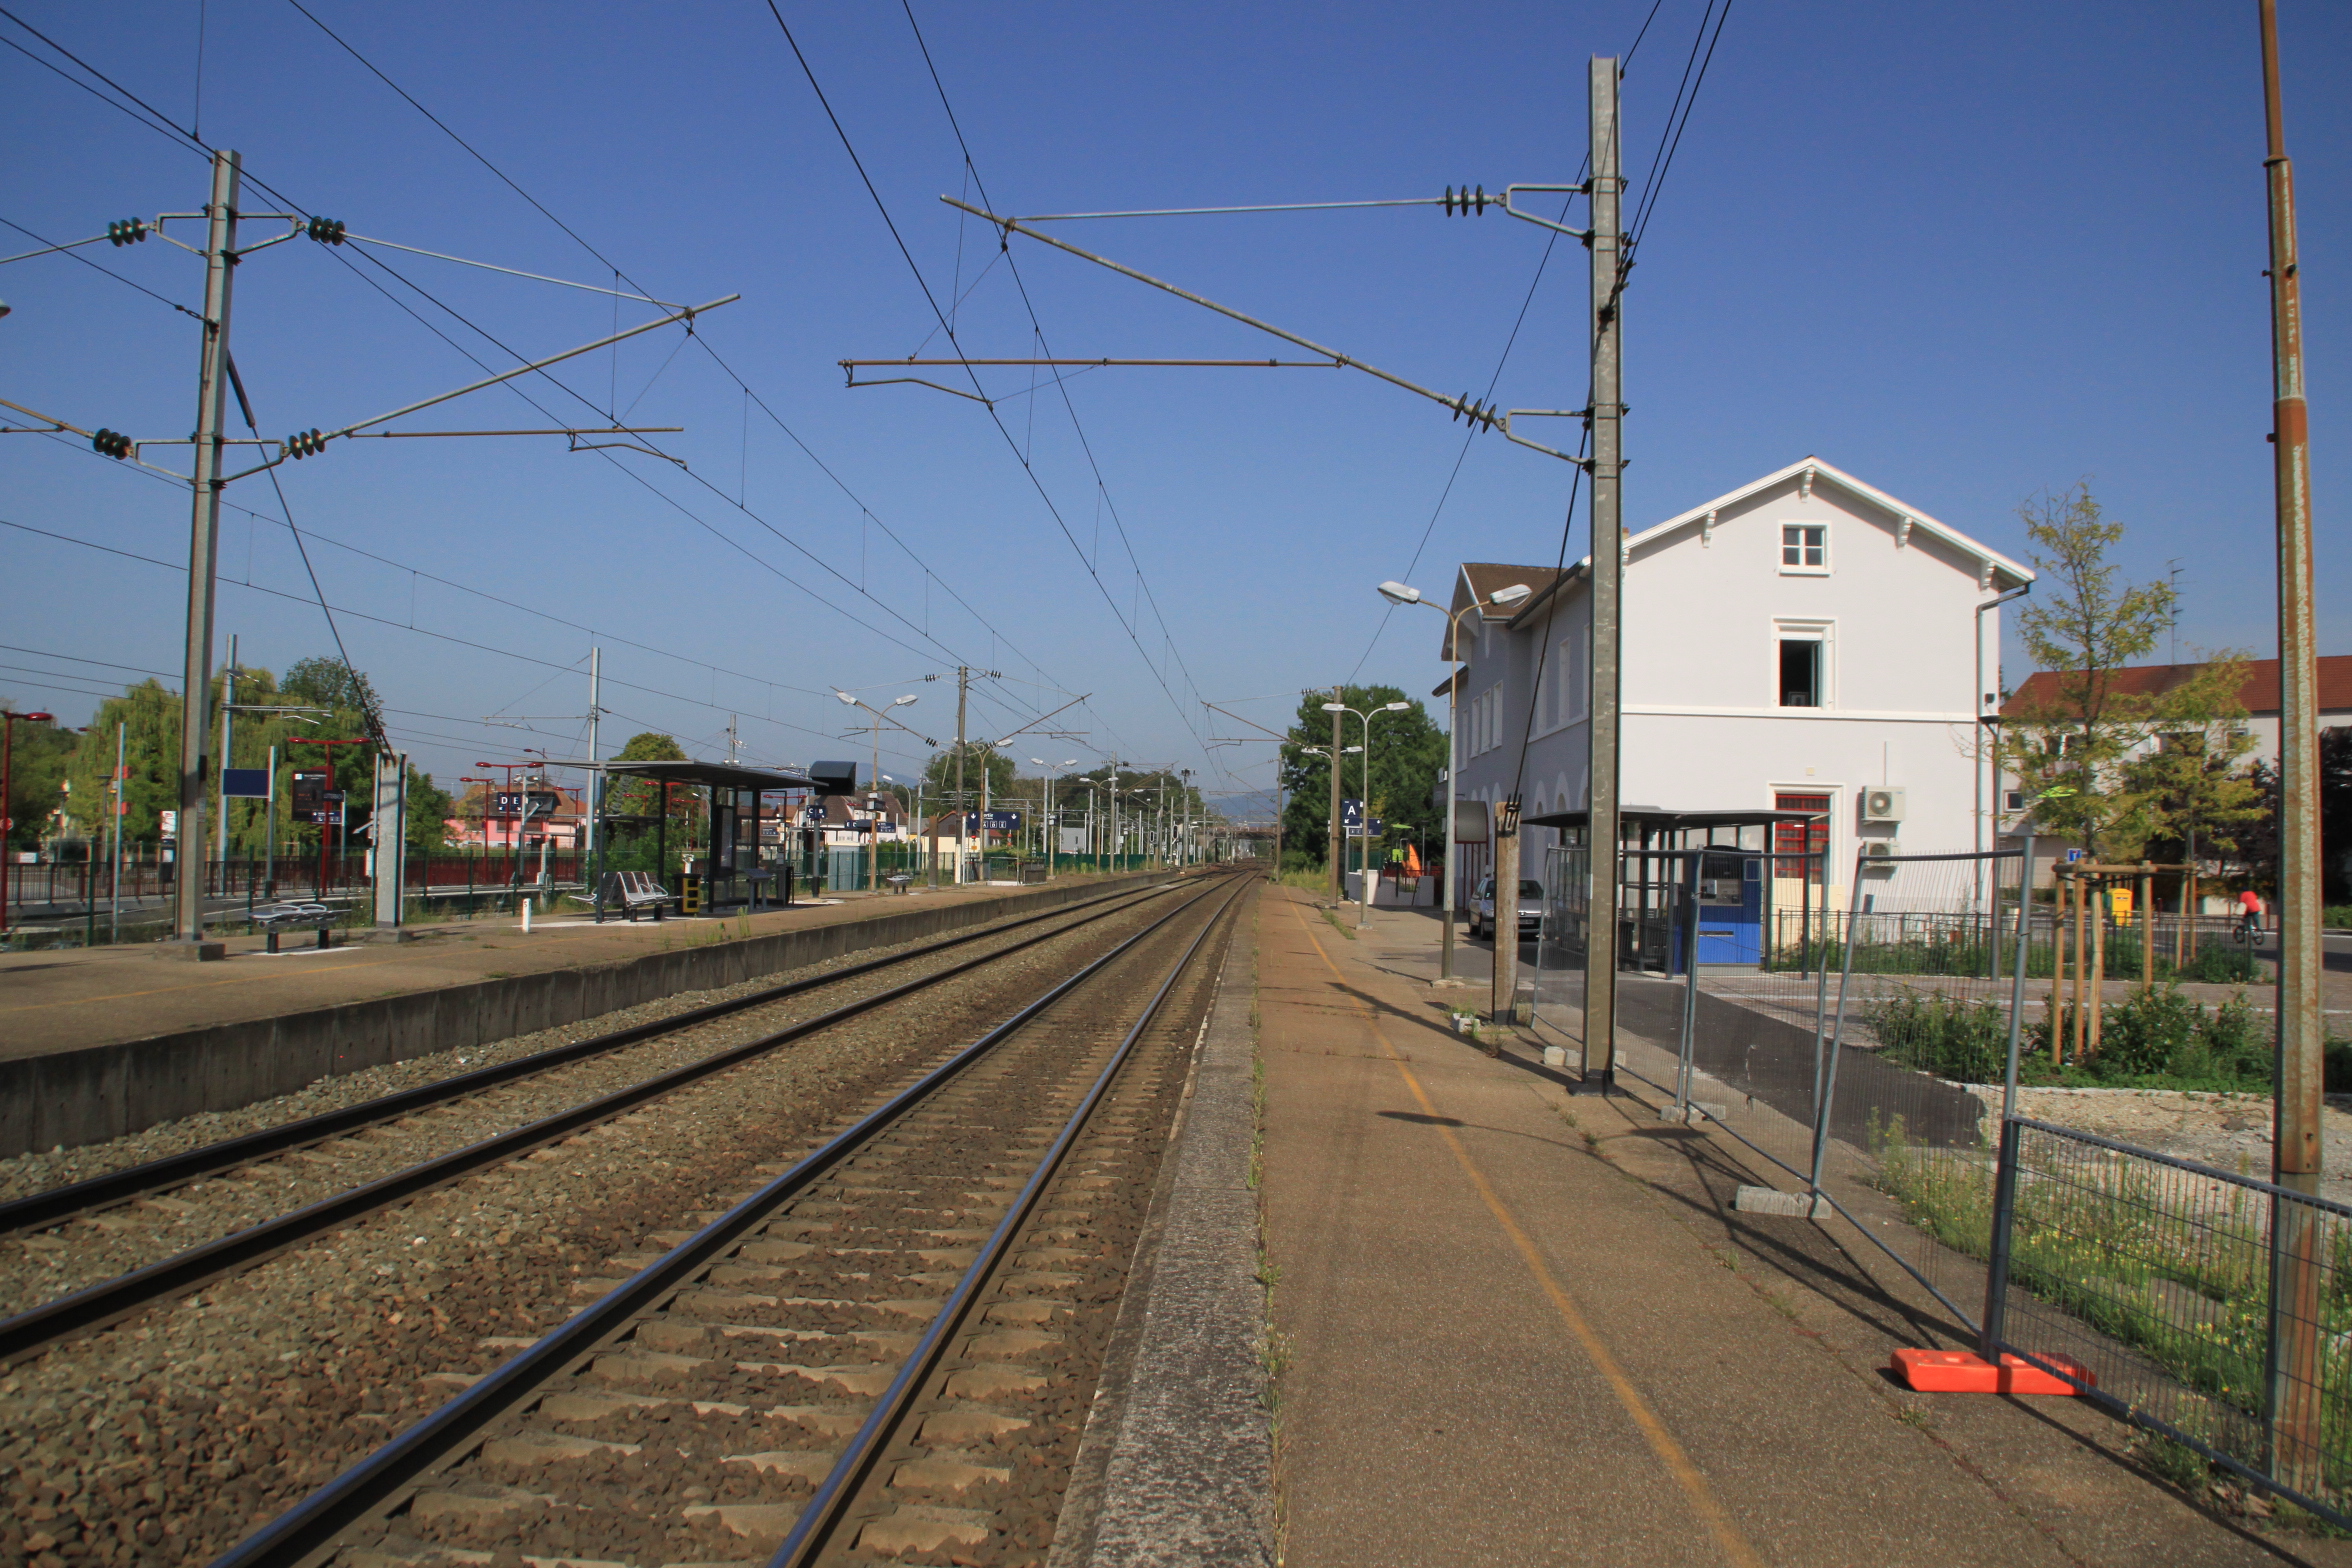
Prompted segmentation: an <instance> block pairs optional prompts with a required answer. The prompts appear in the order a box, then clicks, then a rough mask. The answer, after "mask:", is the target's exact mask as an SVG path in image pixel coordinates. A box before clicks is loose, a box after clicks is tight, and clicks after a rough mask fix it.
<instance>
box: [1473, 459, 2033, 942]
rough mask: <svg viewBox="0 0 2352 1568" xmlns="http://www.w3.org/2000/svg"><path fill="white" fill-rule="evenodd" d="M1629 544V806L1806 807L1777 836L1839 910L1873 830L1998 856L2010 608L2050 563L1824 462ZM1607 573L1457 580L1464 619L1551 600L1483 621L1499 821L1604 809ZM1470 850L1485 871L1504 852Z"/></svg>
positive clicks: (1476, 683)
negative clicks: (1590, 801) (2003, 664)
mask: <svg viewBox="0 0 2352 1568" xmlns="http://www.w3.org/2000/svg"><path fill="white" fill-rule="evenodd" d="M1622 549H1623V552H1624V554H1623V559H1624V562H1625V576H1624V641H1623V646H1624V663H1623V684H1622V688H1621V689H1622V693H1623V697H1622V700H1623V704H1624V736H1623V752H1622V757H1623V763H1622V766H1623V775H1622V776H1623V786H1622V794H1621V797H1620V798H1621V800H1622V801H1623V802H1624V804H1625V807H1626V809H1627V810H1629V811H1630V810H1633V809H1635V808H1652V809H1656V810H1659V811H1665V812H1689V813H1700V812H1735V813H1736V812H1758V811H1781V812H1790V811H1795V812H1803V813H1806V814H1807V815H1809V816H1812V817H1814V818H1815V820H1814V821H1813V822H1812V823H1811V824H1802V823H1783V824H1780V825H1779V826H1777V827H1776V828H1774V829H1773V832H1774V835H1775V842H1774V844H1773V845H1772V846H1771V847H1773V848H1776V849H1779V850H1782V851H1783V852H1791V851H1821V850H1826V851H1827V852H1828V859H1827V866H1828V876H1827V881H1828V884H1829V885H1828V887H1827V888H1826V889H1825V890H1824V892H1825V893H1826V894H1827V897H1828V898H1829V899H1830V900H1831V901H1832V902H1836V901H1840V900H1842V899H1843V897H1844V889H1845V885H1846V883H1847V879H1848V868H1850V867H1851V866H1852V864H1853V863H1854V858H1855V856H1856V855H1857V854H1858V853H1862V852H1864V849H1865V846H1866V845H1867V844H1869V843H1870V842H1871V841H1878V842H1881V843H1883V844H1885V845H1886V846H1887V847H1886V849H1885V850H1884V851H1883V852H1885V853H1903V854H1944V853H1953V852H1958V851H1966V850H1972V849H1990V848H1994V847H1996V836H1997V829H1996V807H1997V802H1998V795H1997V789H1996V785H1995V782H1994V776H1993V773H1992V769H1991V764H1990V760H1989V758H1987V759H1986V760H1985V761H1984V762H1982V763H1980V761H1979V755H1980V753H1979V743H1978V736H1979V732H1980V730H1981V728H1982V726H1981V725H1980V724H1979V722H1978V721H1979V717H1980V716H1981V715H1985V714H1990V713H1993V712H1995V711H1996V709H1997V707H1998V703H1999V696H1998V694H1999V692H2000V689H2001V683H2000V679H1999V667H2000V645H2001V639H2000V611H1999V610H1997V609H1994V608H1991V607H1990V606H1991V605H1992V602H1993V601H1994V600H1996V599H1998V598H1999V597H2000V596H2001V595H2003V594H2004V593H2007V592H2009V591H2011V590H2013V589H2017V588H2021V587H2023V586H2025V585H2026V584H2028V583H2030V582H2031V581H2032V580H2033V576H2034V574H2033V572H2032V571H2031V570H2030V569H2028V568H2027V567H2024V566H2021V565H2019V564H2018V563H2017V562H2015V561H2012V560H2010V559H2009V558H2008V557H2006V556H2004V555H2002V554H2000V553H1999V552H1998V551H1996V550H1993V549H1991V548H1989V547H1988V546H1986V545H1984V544H1981V543H1979V542H1978V541H1976V540H1975V539H1972V538H1970V537H1969V536H1968V535H1967V534H1964V533H1962V532H1961V531H1960V530H1958V529H1956V528H1954V527H1952V526H1950V525H1949V524H1947V523H1944V522H1941V521H1939V520H1938V519H1936V518H1935V517H1932V516H1930V515H1929V514H1928V513H1926V512H1924V511H1922V510H1921V509H1920V508H1918V507H1916V506H1913V505H1911V504H1910V503H1909V502H1907V501H1902V500H1899V499H1897V498H1896V497H1894V496H1891V495H1889V494H1887V493H1886V492H1885V491H1883V490H1880V489H1877V488H1875V487H1874V486H1872V485H1869V484H1866V483H1864V482H1863V481H1862V480H1860V479H1857V478H1855V477H1854V476H1853V475H1851V474H1848V473H1846V472H1844V471H1843V470H1841V469H1838V468H1835V467H1832V466H1831V465H1830V464H1828V463H1825V462H1823V461H1821V460H1820V459H1819V458H1816V457H1808V458H1806V459H1804V460H1803V461H1802V462H1798V463H1792V464H1790V465H1789V466H1788V467H1786V468H1783V469H1781V470H1779V471H1778V472H1776V473H1770V474H1766V475H1765V476H1764V477H1762V478H1760V479H1757V480H1754V481H1753V482H1751V483H1749V484H1745V485H1742V486H1741V487H1740V488H1738V489H1736V490H1733V491H1731V492H1729V493H1728V494H1725V495H1720V496H1717V497H1715V498H1714V499H1713V500H1710V501H1706V502H1703V503H1701V504H1700V505H1698V506H1694V507H1692V508H1691V509H1690V510H1688V511H1686V512H1683V513H1681V514H1679V515H1677V516H1674V517H1670V518H1668V519H1667V520H1666V521H1664V522H1662V523H1659V524H1657V525H1655V526H1653V527H1651V528H1648V529H1645V530H1643V531H1641V532H1639V533H1629V534H1627V535H1626V537H1625V539H1624V541H1623V545H1622ZM1590 571H1591V561H1590V558H1589V557H1588V558H1587V559H1585V560H1583V561H1579V562H1578V563H1576V565H1574V566H1572V567H1570V568H1568V569H1567V570H1566V571H1564V572H1560V571H1555V570H1554V569H1553V568H1551V567H1548V566H1509V565H1498V564H1491V563H1470V564H1465V565H1464V566H1463V567H1462V568H1461V570H1460V572H1459V573H1458V574H1457V576H1456V579H1455V583H1454V591H1453V602H1452V605H1451V609H1452V610H1453V611H1454V612H1456V613H1457V614H1458V613H1459V612H1461V611H1462V610H1464V609H1465V608H1466V607H1468V606H1469V605H1471V604H1473V603H1477V604H1479V605H1481V606H1486V605H1487V598H1488V596H1490V595H1491V594H1493V593H1494V592H1495V591H1496V590H1497V589H1501V588H1505V587H1508V586H1510V585H1512V584H1515V583H1525V584H1526V585H1527V586H1528V588H1529V589H1530V590H1532V592H1531V593H1530V594H1529V595H1528V596H1527V598H1526V599H1525V600H1524V601H1522V602H1520V603H1518V604H1515V605H1513V606H1512V607H1511V608H1510V609H1508V610H1498V609H1494V608H1492V607H1491V606H1488V607H1486V608H1482V609H1481V611H1480V612H1479V613H1478V614H1475V615H1470V616H1465V617H1463V619H1462V621H1461V625H1462V629H1463V639H1462V648H1461V650H1460V653H1459V655H1458V657H1459V659H1460V660H1461V661H1463V668H1462V669H1461V670H1460V671H1459V672H1458V674H1457V676H1456V685H1455V688H1454V689H1455V695H1456V701H1457V703H1458V708H1457V722H1456V724H1455V726H1454V728H1455V735H1454V759H1455V767H1456V768H1457V770H1458V776H1459V779H1460V785H1459V788H1460V792H1461V795H1462V798H1464V799H1475V800H1480V801H1484V802H1487V803H1488V805H1489V807H1490V809H1491V807H1492V806H1493V804H1495V803H1497V802H1499V801H1501V800H1503V799H1504V798H1506V797H1507V796H1509V795H1510V794H1511V793H1512V792H1513V790H1514V789H1516V790H1517V791H1518V793H1519V795H1520V797H1521V807H1520V810H1521V817H1522V820H1529V819H1535V818H1540V817H1543V816H1545V815H1547V814H1550V813H1558V812H1581V811H1583V810H1584V809H1585V807H1586V804H1587V798H1586V789H1587V784H1588V778H1589V774H1588V768H1587V753H1586V748H1587V743H1588V742H1587V728H1588V726H1587V712H1586V709H1587V687H1588V679H1589V677H1588V672H1589V669H1590V664H1589V649H1590V636H1591V609H1592V600H1591V592H1590V589H1591V579H1590ZM1441 657H1448V658H1452V657H1457V655H1456V654H1455V652H1454V650H1453V649H1452V648H1450V647H1448V648H1444V649H1442V650H1441ZM1539 668H1540V675H1539ZM1446 691H1447V687H1446V686H1443V685H1441V686H1439V687H1438V688H1437V695H1440V696H1443V695H1445V693H1446ZM1531 700H1532V711H1533V722H1532V724H1531V723H1530V722H1529V715H1530V704H1531ZM1988 741H1989V737H1988ZM1988 749H1989V748H1988ZM1522 753H1524V755H1522ZM1559 832H1560V830H1558V829H1545V828H1541V827H1533V828H1530V829H1529V834H1530V837H1529V839H1528V841H1527V843H1526V845H1525V848H1524V851H1523V853H1524V854H1525V856H1526V858H1525V859H1524V861H1523V864H1524V865H1525V867H1526V872H1525V874H1526V875H1529V876H1537V875H1540V874H1541V872H1540V868H1541V867H1542V866H1543V864H1544V858H1543V854H1542V851H1543V850H1544V848H1546V847H1547V846H1548V845H1549V844H1552V843H1556V842H1558V838H1559ZM1750 847H1754V848H1762V847H1765V846H1764V845H1763V844H1761V843H1753V844H1751V846H1750ZM1460 859H1461V861H1462V870H1463V871H1464V872H1465V873H1468V874H1471V875H1477V874H1482V873H1483V871H1484V870H1485V865H1486V856H1485V852H1484V851H1483V850H1478V849H1466V850H1465V851H1464V852H1463V854H1462V855H1461V857H1460ZM1466 886H1467V884H1465V887H1466Z"/></svg>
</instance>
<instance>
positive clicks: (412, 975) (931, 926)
mask: <svg viewBox="0 0 2352 1568" xmlns="http://www.w3.org/2000/svg"><path fill="white" fill-rule="evenodd" d="M1160 875H1162V873H1157V872H1148V873H1147V872H1138V873H1130V874H1127V875H1124V876H1119V877H1110V876H1100V877H1096V876H1088V877H1065V878H1061V879H1058V880H1056V881H1054V882H1052V883H1048V884H1045V885H1043V886H1036V887H1000V886H989V885H977V886H966V887H962V888H952V889H951V888H942V889H940V890H939V891H938V892H936V893H933V892H928V891H926V892H921V893H912V892H910V893H907V894H903V895H901V894H881V895H850V896H844V897H842V898H841V899H840V901H839V902H831V903H823V904H805V905H796V906H795V907H793V908H790V909H779V910H769V911H762V912H761V913H760V914H757V915H752V916H748V917H744V916H738V917H735V918H732V919H723V920H722V919H711V920H679V919H670V920H664V921H660V922H654V921H651V920H640V921H638V922H636V923H634V924H630V923H627V922H623V921H615V920H607V921H606V922H605V923H604V924H602V925H598V924H596V923H595V922H593V921H592V920H588V919H586V918H580V917H561V918H555V919H549V920H535V921H534V922H533V925H532V929H531V932H530V934H529V935H525V934H524V933H523V931H522V928H521V923H520V921H519V920H517V919H516V918H514V917H511V916H501V917H499V918H497V919H495V920H477V921H458V922H452V923H448V924H442V925H429V926H417V927H410V928H408V930H409V932H410V933H411V934H412V936H413V938H414V939H413V940H408V941H402V942H397V943H381V944H379V943H375V942H370V941H365V940H360V941H352V942H350V943H348V944H347V945H342V946H337V947H333V948H330V949H327V950H325V951H321V950H320V949H318V948H317V947H315V946H309V945H305V944H304V942H303V940H302V939H300V938H295V939H289V940H287V941H285V942H284V943H283V946H284V951H282V952H280V953H276V954H271V953H268V952H265V951H264V950H263V948H264V941H263V939H262V938H260V937H234V938H230V939H228V942H227V949H228V956H227V957H226V958H224V959H223V960H221V961H220V962H217V963H174V962H167V961H164V960H162V959H161V958H159V956H158V946H157V945H153V944H149V945H139V946H123V947H98V948H79V949H69V950H50V951H40V952H30V953H10V954H4V955H0V1158H4V1157H7V1156H10V1155H15V1154H22V1153H24V1152H26V1151H28V1150H31V1149H46V1148H52V1147H55V1146H58V1145H65V1146H74V1145H79V1144H84V1143H92V1142H96V1141H98V1140H100V1139H105V1138H113V1137H119V1136H121V1135H122V1134H124V1133H129V1132H136V1131H138V1130H139V1129H140V1128H143V1127H148V1126H152V1125H154V1124H155V1123H157V1122H160V1121H167V1120H171V1119H173V1118H176V1117H181V1116H187V1115H192V1114H194V1113H196V1112H199V1111H211V1110H228V1109H231V1108H234V1107H236V1106H240V1105H248V1104H251V1103H252V1102H254V1101H255V1100H260V1099H266V1098H268V1097H270V1096H272V1095H277V1094H284V1093H287V1092H288V1091H290V1090H293V1089H297V1088H300V1087H301V1086H302V1085H304V1084H307V1083H312V1082H315V1081H316V1080H318V1079H320V1078H322V1077H326V1076H329V1075H331V1074H335V1073H343V1072H351V1071H355V1070H357V1069H359V1068H363V1067H372V1066H376V1065H379V1064H381V1063H384V1062H394V1061H402V1060H406V1059H407V1058H409V1057H412V1056H421V1055H424V1054H426V1053H428V1052H432V1051H440V1050H448V1049H452V1048H456V1047H463V1046H468V1045H476V1044H480V1043H483V1042H485V1041H489V1040H499V1039H505V1038H507V1037H509V1036H512V1035H517V1034H526V1033H530V1032H532V1031H534V1030H539V1029H547V1028H553V1027H556V1026H558V1025H561V1024H566V1023H571V1022H573V1021H575V1020H577V1019H581V1018H592V1017H595V1016H597V1015H598V1014H601V1013H607V1012H611V1011H614V1010H615V1009H618V1008H622V1007H629V1006H634V1005H637V1004H639V1003H642V1002H647V1001H652V1000H655V999H658V998H660V997H663V996H668V995H673V994H675V993H677V992H680V991H692V990H704V989H709V988H711V987H715V986H724V985H732V984H735V983H737V982H739V981H743V980H748V979H753V978H756V977H758V976H761V975H767V974H774V973H778V972H780V971H783V970H787V969H795V968H798V967H800V966H801V965H804V964H810V963H816V962H819V961H821V960H823V959H827V958H831V957H834V956H836V955H838V954H841V953H845V952H849V951H852V950H855V949H858V948H865V947H880V946H886V945H889V944H892V943H896V942H905V941H912V940H915V939H918V938H921V937H925V936H930V935H936V934H939V933H943V932H947V931H952V930H955V929H958V928H961V927H964V926H969V925H974V924H978V923H982V922H985V921H989V920H995V919H1000V918H1003V917H1005V916H1008V915H1013V914H1020V913H1035V912H1037V911H1040V910H1044V909H1049V908H1052V907H1055V906H1056V905H1059V904H1063V903H1067V902H1070V901H1072V900H1076V899H1082V898H1086V897H1089V896H1091V895H1093V894H1095V893H1100V892H1106V891H1109V890H1111V889H1113V888H1118V887H1127V886H1140V885H1143V884H1144V883H1147V882H1149V881H1151V880H1154V879H1155V878H1157V877H1159V876H1160ZM335 935H336V937H337V938H338V939H340V938H344V937H346V936H351V937H359V936H362V935H364V933H359V932H351V933H346V932H337V933H335Z"/></svg>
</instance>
